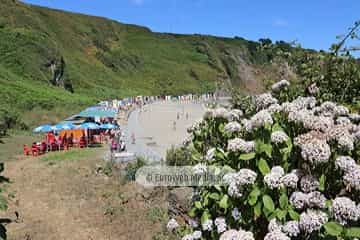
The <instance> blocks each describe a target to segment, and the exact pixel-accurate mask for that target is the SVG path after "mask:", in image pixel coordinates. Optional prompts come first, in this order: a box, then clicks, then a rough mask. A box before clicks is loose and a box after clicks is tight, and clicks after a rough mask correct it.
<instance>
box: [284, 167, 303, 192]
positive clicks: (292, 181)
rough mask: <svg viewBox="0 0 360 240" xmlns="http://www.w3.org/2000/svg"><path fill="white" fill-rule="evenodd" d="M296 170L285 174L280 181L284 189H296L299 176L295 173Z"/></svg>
mask: <svg viewBox="0 0 360 240" xmlns="http://www.w3.org/2000/svg"><path fill="white" fill-rule="evenodd" d="M296 171H297V170H296V169H295V170H293V171H291V173H288V174H286V175H285V176H283V177H282V178H281V179H280V180H281V182H282V184H284V186H285V187H288V188H296V187H297V184H298V182H299V176H298V174H297V173H296Z"/></svg>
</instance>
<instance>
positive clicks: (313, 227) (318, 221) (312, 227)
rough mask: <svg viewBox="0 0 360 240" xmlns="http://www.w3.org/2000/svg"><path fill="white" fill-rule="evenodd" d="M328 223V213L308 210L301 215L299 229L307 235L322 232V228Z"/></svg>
mask: <svg viewBox="0 0 360 240" xmlns="http://www.w3.org/2000/svg"><path fill="white" fill-rule="evenodd" d="M327 221H328V216H327V214H326V213H324V212H321V211H315V210H307V211H306V212H303V213H301V214H300V220H299V227H300V230H301V231H304V232H305V233H312V232H314V231H318V230H320V228H321V227H322V226H323V225H324V224H325V223H326V222H327Z"/></svg>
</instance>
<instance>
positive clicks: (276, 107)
mask: <svg viewBox="0 0 360 240" xmlns="http://www.w3.org/2000/svg"><path fill="white" fill-rule="evenodd" d="M266 110H267V111H268V112H269V113H270V114H274V113H279V112H281V111H282V110H283V108H282V107H281V106H280V105H279V104H277V103H276V104H272V105H270V106H269V107H268V108H267V109H266Z"/></svg>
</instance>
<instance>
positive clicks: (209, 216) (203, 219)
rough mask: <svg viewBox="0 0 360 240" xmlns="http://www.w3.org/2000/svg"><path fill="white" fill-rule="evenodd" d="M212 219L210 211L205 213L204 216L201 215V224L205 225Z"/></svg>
mask: <svg viewBox="0 0 360 240" xmlns="http://www.w3.org/2000/svg"><path fill="white" fill-rule="evenodd" d="M210 218H211V215H210V213H209V211H204V212H203V214H202V215H201V219H200V221H201V224H203V223H204V222H206V221H207V220H209V219H210Z"/></svg>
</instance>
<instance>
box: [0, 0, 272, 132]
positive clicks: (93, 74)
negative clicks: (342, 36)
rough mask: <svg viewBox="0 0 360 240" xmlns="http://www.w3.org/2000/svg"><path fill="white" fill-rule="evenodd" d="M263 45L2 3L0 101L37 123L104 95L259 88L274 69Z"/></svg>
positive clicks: (10, 0) (10, 1)
mask: <svg viewBox="0 0 360 240" xmlns="http://www.w3.org/2000/svg"><path fill="white" fill-rule="evenodd" d="M258 46H259V43H256V42H251V41H247V40H244V39H242V38H233V39H231V38H219V37H212V36H203V35H176V34H165V33H154V32H151V31H150V30H149V29H147V28H145V27H140V26H135V25H127V24H121V23H118V22H115V21H112V20H108V19H105V18H100V17H93V16H86V15H81V14H74V13H68V12H63V11H58V10H52V9H48V8H43V7H38V6H32V5H27V4H24V3H21V2H18V1H16V0H0V82H1V86H2V87H1V88H0V97H1V100H2V101H1V103H0V106H2V107H3V108H4V107H8V106H11V108H12V109H15V110H16V111H18V112H19V113H20V114H22V115H23V114H25V115H24V116H29V117H28V118H26V119H24V121H25V123H26V124H28V125H29V124H30V125H32V123H33V122H41V121H52V118H51V117H49V116H47V115H46V111H47V110H49V111H51V112H52V116H54V117H55V118H54V119H53V120H54V121H55V120H57V119H58V118H61V117H63V116H64V115H70V114H71V113H72V112H75V111H77V110H78V109H79V108H81V107H83V106H86V105H89V104H92V103H95V102H96V101H98V100H100V99H109V98H115V97H124V96H132V95H147V94H181V93H188V92H206V91H213V90H215V89H216V88H217V87H218V86H220V85H223V84H228V85H229V84H232V85H233V86H234V87H238V86H240V87H242V88H249V89H250V90H259V89H261V88H262V81H263V80H264V79H267V78H271V74H270V73H272V74H273V72H274V71H273V70H272V69H269V71H268V72H269V75H268V74H267V73H266V68H260V69H259V68H257V64H259V63H261V62H264V61H266V56H263V55H261V53H260V52H259V51H258ZM264 69H265V70H264ZM264 71H265V72H264ZM39 109H41V111H40V110H39ZM54 109H58V111H57V113H56V114H55V113H54V112H55V111H54ZM26 114H27V115H26ZM40 115H41V116H40ZM30 116H31V117H30ZM44 116H46V117H44Z"/></svg>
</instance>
